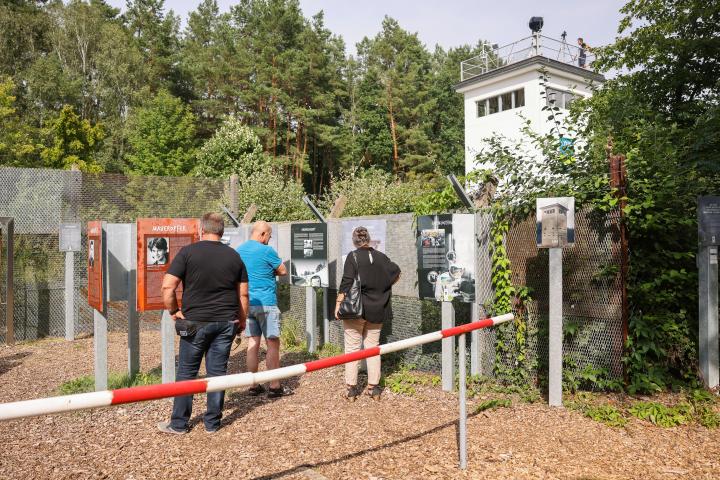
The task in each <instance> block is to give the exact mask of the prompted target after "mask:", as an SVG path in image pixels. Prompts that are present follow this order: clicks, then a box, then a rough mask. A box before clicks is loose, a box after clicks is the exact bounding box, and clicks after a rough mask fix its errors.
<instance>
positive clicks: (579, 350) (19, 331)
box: [0, 168, 623, 378]
mask: <svg viewBox="0 0 720 480" xmlns="http://www.w3.org/2000/svg"><path fill="white" fill-rule="evenodd" d="M0 192H2V195H1V196H0V216H7V217H13V218H14V219H15V236H14V239H15V254H14V259H15V274H14V279H15V314H14V324H15V338H16V340H18V341H22V340H33V339H37V338H41V337H44V336H63V335H64V332H65V303H64V301H65V300H64V288H65V285H64V268H65V253H63V252H60V251H59V245H58V226H59V224H60V223H61V222H80V223H83V224H84V223H85V222H87V221H89V220H103V221H107V222H131V221H134V220H135V219H137V218H140V217H199V216H201V215H202V214H203V213H204V212H206V211H210V210H215V211H216V210H218V209H219V207H220V205H228V203H229V202H228V197H229V181H228V180H226V179H204V178H193V177H180V178H170V177H126V176H123V175H116V174H97V175H90V174H84V173H81V172H70V171H57V170H41V169H17V168H2V169H0ZM398 218H400V217H398ZM400 220H402V221H404V222H406V223H407V222H411V220H408V219H405V218H404V217H403V218H402V219H394V220H393V221H400ZM619 220H620V219H619V216H618V215H617V213H610V214H607V213H602V212H592V211H587V210H581V211H579V212H577V213H576V242H575V244H574V246H572V247H569V248H567V249H565V250H564V252H563V256H564V259H563V292H564V304H563V315H564V319H563V320H564V329H565V334H564V345H563V347H564V359H565V360H564V364H565V366H566V367H567V369H568V371H570V372H582V371H583V369H586V368H595V369H604V370H606V371H607V373H608V375H609V376H610V377H612V378H619V377H620V376H621V375H622V364H621V356H622V348H623V337H622V335H623V333H622V331H623V330H622V299H621V292H622V290H621V288H622V284H621V279H620V253H621V252H620V242H619V230H618V226H619ZM478 222H479V223H478V224H477V225H476V230H477V231H478V232H479V233H480V235H479V240H478V241H479V242H480V243H479V245H478V252H479V254H478V260H477V261H478V263H477V264H476V272H477V282H478V288H477V302H478V303H479V304H480V305H482V306H483V307H485V308H486V309H487V308H490V305H491V304H492V297H493V291H492V287H491V280H490V279H491V275H492V272H491V265H490V262H489V244H490V238H489V226H490V224H489V219H488V218H480V217H478ZM408 225H409V224H408ZM405 230H407V232H405ZM405 230H402V232H404V233H402V235H401V234H398V235H396V236H397V238H393V239H389V240H388V242H389V245H391V246H392V245H393V243H392V242H396V243H398V245H397V246H396V247H397V248H395V250H393V251H392V252H390V253H391V254H392V255H391V257H394V258H393V259H394V260H395V261H400V262H401V263H403V266H404V268H403V270H404V271H405V275H404V276H405V277H406V279H412V278H414V272H412V270H413V268H415V267H416V266H417V265H416V261H417V258H416V253H415V250H414V248H410V249H408V248H407V242H412V241H413V238H412V237H413V234H412V232H414V230H412V229H410V227H407V228H405ZM408 232H409V233H408ZM482 232H487V234H483V233H482ZM403 235H404V236H403ZM82 238H83V240H82V248H81V251H80V252H76V253H75V254H74V273H75V275H74V280H75V319H74V322H75V332H76V334H91V333H92V328H93V315H92V309H91V308H90V307H89V306H88V304H87V245H86V239H85V236H83V237H82ZM506 245H507V250H508V255H509V257H510V261H511V264H512V272H513V282H514V283H515V284H516V285H524V286H527V287H528V288H529V289H530V295H531V297H532V301H531V302H530V303H529V304H528V305H527V306H526V307H527V318H528V328H527V332H526V337H527V351H528V356H529V360H530V362H529V363H530V364H531V365H532V366H533V368H534V369H535V372H536V373H537V375H539V376H542V374H543V372H545V371H547V368H546V365H547V345H548V341H547V335H548V333H547V330H548V297H549V291H548V252H547V250H544V249H538V248H537V247H536V244H535V220H534V218H528V219H527V220H526V221H524V222H520V223H518V224H516V225H514V226H512V227H511V229H510V231H509V233H508V235H507V239H506ZM393 248H394V247H393ZM391 250H392V248H391ZM483 253H485V254H486V255H484V254H483ZM405 257H407V258H405ZM413 262H415V263H413ZM413 265H414V266H415V267H413ZM408 281H410V280H408ZM413 283H414V281H412V282H410V284H409V286H408V288H406V289H405V290H407V292H405V290H403V291H398V292H397V293H398V295H397V296H396V297H394V299H393V311H394V312H395V318H394V319H393V321H392V322H391V323H390V324H389V325H388V326H387V328H384V331H385V335H386V337H387V340H388V341H392V340H399V339H402V338H407V337H411V336H415V335H419V334H422V333H426V332H429V331H434V330H437V329H438V328H439V326H440V312H439V304H437V303H435V302H429V301H420V300H418V299H417V298H416V296H415V297H414V298H413V293H412V292H414V291H415V288H414V287H413V285H412V284H413ZM293 289H295V290H297V291H294V292H293V291H288V292H285V290H283V292H285V293H284V294H286V295H287V296H288V298H287V299H284V300H281V301H286V303H289V305H288V309H287V313H288V314H289V315H296V316H298V317H299V316H301V315H303V316H304V292H301V290H303V289H302V287H289V290H293ZM286 290H287V289H286ZM401 290H402V289H401ZM329 293H330V294H331V296H332V297H334V293H335V292H334V290H333V291H331V292H329ZM2 308H3V307H2V306H1V305H0V319H3V320H0V321H4V312H3V311H2ZM482 313H483V312H480V314H482ZM159 314H160V312H148V313H146V314H143V315H142V316H141V321H142V322H143V327H144V328H157V323H158V321H159ZM318 318H322V316H321V312H318ZM126 319H127V305H126V303H125V302H111V303H110V304H109V307H108V326H109V328H111V329H119V330H120V329H124V328H125V325H126V321H127V320H126ZM298 320H301V321H302V322H303V323H304V320H305V319H304V318H302V319H300V318H298ZM470 320H471V315H470V308H469V304H458V305H457V306H456V323H458V324H460V323H465V322H466V321H470ZM4 327H5V325H2V326H0V341H2V342H4V341H5V339H4V337H3V332H4V331H5V328H4ZM320 327H321V325H318V326H317V329H318V334H319V330H320ZM504 328H506V329H510V330H511V331H510V334H508V335H506V336H505V340H504V341H509V343H510V344H509V345H508V346H507V347H508V348H507V350H508V351H511V352H512V351H516V350H517V349H516V345H514V344H513V343H512V342H513V341H514V340H513V339H514V337H515V336H514V331H512V329H513V328H514V327H513V326H512V325H508V326H506V327H504ZM339 335H341V328H340V326H339V325H336V324H333V328H332V331H331V340H332V341H334V342H335V343H339V344H342V341H341V337H340V336H339ZM497 342H498V337H497V332H496V331H493V330H483V331H481V332H480V352H481V355H480V361H481V371H482V372H483V373H484V374H492V372H493V371H495V368H496V361H497V360H496V358H499V360H500V364H502V365H504V366H506V367H509V368H512V367H514V366H517V357H516V356H514V355H504V356H503V355H500V356H499V357H497V355H496V354H497V352H498V349H497ZM438 348H439V346H432V347H428V348H427V349H416V351H412V352H410V353H411V354H412V355H413V356H414V357H413V359H412V361H413V362H414V363H416V364H418V365H420V366H423V365H424V366H426V367H428V368H431V369H432V368H437V367H438V366H439V351H437V349H438ZM433 349H435V350H433Z"/></svg>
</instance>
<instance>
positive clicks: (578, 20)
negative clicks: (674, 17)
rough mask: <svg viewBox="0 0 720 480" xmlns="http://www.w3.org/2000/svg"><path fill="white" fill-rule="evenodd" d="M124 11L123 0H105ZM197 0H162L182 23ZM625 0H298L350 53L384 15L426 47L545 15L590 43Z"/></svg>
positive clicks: (522, 30) (552, 32)
mask: <svg viewBox="0 0 720 480" xmlns="http://www.w3.org/2000/svg"><path fill="white" fill-rule="evenodd" d="M108 3H110V4H111V5H113V6H115V7H118V8H121V9H123V10H124V7H125V0H109V1H108ZM199 3H200V2H199V0H165V6H166V8H167V9H168V10H169V9H172V10H174V11H175V13H176V14H178V15H180V17H181V18H182V19H183V23H184V21H185V19H186V18H187V15H188V13H189V12H190V11H192V10H194V9H195V8H196V7H197V5H198V4H199ZM235 3H237V2H236V1H233V0H218V5H219V6H220V9H221V11H228V10H229V8H230V5H233V4H235ZM625 3H626V0H596V1H593V2H590V1H587V0H585V1H578V0H544V1H542V2H539V1H537V0H504V1H487V0H484V1H483V0H475V1H471V0H443V1H437V0H435V1H431V0H414V1H413V0H361V1H357V0H354V1H349V0H300V6H301V8H302V11H303V13H304V14H305V17H307V18H309V17H311V16H312V15H314V14H316V13H317V12H319V11H320V10H323V11H324V12H325V25H326V27H327V28H328V29H329V30H330V31H331V32H333V33H334V34H336V35H340V36H342V37H343V39H344V40H345V45H346V50H347V52H348V53H354V52H355V44H356V43H357V42H359V41H360V40H362V38H363V37H365V36H368V37H373V36H375V35H376V34H377V33H378V32H379V31H380V27H381V23H382V19H383V17H384V16H385V15H388V16H390V17H392V18H394V19H396V20H397V21H398V22H399V23H400V26H401V27H402V28H404V29H405V30H407V31H410V32H413V33H415V32H417V33H418V36H419V38H420V40H421V41H422V42H423V43H425V45H426V47H427V48H428V49H429V50H431V51H432V50H433V49H434V48H435V45H436V44H439V45H441V46H442V47H443V48H445V49H448V48H451V47H457V46H460V45H463V44H471V45H473V44H475V43H477V41H478V40H481V39H482V40H487V41H489V42H490V43H497V44H498V45H500V46H502V45H505V44H508V43H512V42H514V41H516V40H520V39H522V38H524V37H526V36H528V35H529V34H530V30H529V28H528V21H529V19H530V17H533V16H540V17H543V18H544V24H545V25H544V27H543V30H542V33H543V35H546V36H548V37H552V38H558V39H559V38H560V34H561V33H562V32H563V31H567V34H568V35H567V39H568V42H572V43H574V42H575V40H576V39H577V37H583V38H584V39H585V42H586V43H587V44H588V45H590V46H591V47H593V46H598V45H604V44H607V43H610V42H612V41H613V39H614V38H615V37H616V36H617V26H618V24H619V22H620V18H621V14H620V13H619V9H620V7H622V5H624V4H625Z"/></svg>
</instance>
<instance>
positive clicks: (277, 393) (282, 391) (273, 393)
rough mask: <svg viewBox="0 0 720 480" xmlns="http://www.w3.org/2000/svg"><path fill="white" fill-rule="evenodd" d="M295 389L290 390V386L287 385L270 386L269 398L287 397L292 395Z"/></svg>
mask: <svg viewBox="0 0 720 480" xmlns="http://www.w3.org/2000/svg"><path fill="white" fill-rule="evenodd" d="M292 394H293V391H292V390H290V389H289V388H288V387H285V386H282V385H281V386H279V387H278V388H270V389H268V398H279V397H287V396H288V395H292Z"/></svg>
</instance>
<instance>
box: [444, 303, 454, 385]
mask: <svg viewBox="0 0 720 480" xmlns="http://www.w3.org/2000/svg"><path fill="white" fill-rule="evenodd" d="M440 303H441V305H442V307H441V308H442V319H441V326H442V329H443V330H444V329H446V328H451V327H454V326H455V308H454V307H453V304H452V302H440ZM441 343H442V389H443V390H444V391H446V392H452V390H453V383H454V381H455V338H453V337H448V338H443V339H442V342H441Z"/></svg>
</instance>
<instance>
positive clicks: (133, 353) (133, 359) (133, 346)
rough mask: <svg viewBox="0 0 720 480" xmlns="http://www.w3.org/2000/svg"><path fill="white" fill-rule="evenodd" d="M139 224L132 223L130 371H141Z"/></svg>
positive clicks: (129, 292) (129, 273)
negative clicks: (138, 286) (138, 290)
mask: <svg viewBox="0 0 720 480" xmlns="http://www.w3.org/2000/svg"><path fill="white" fill-rule="evenodd" d="M136 238H137V224H136V223H132V224H130V245H129V248H130V270H129V272H128V291H127V308H128V373H129V374H130V376H131V377H132V376H133V375H135V374H137V373H138V372H139V371H140V319H139V316H138V311H137V242H136V241H134V239H136Z"/></svg>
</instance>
